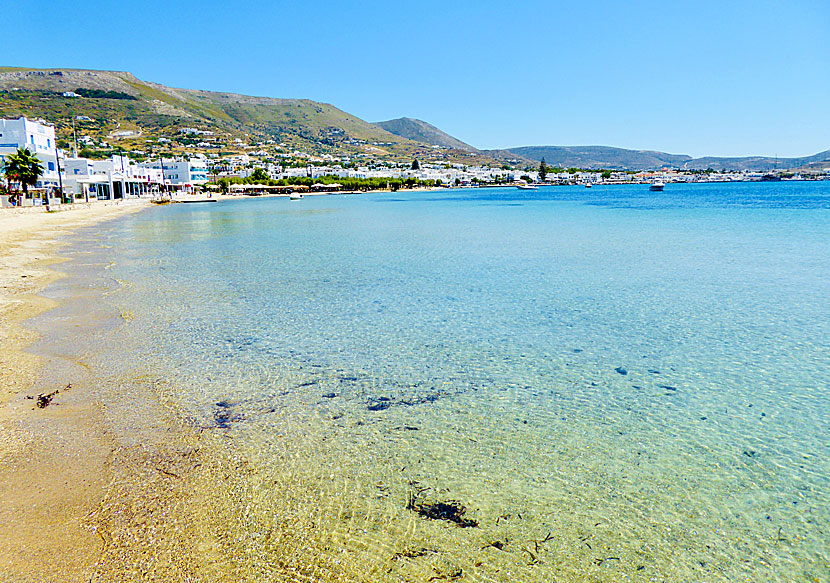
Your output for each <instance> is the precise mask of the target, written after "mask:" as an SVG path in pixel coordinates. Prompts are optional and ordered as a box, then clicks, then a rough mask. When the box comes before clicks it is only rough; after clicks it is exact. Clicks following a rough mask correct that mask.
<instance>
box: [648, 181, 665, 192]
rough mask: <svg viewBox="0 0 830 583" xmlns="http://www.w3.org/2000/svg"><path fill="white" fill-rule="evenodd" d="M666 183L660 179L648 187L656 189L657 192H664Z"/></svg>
mask: <svg viewBox="0 0 830 583" xmlns="http://www.w3.org/2000/svg"><path fill="white" fill-rule="evenodd" d="M665 187H666V185H665V184H664V183H663V182H661V181H660V180H658V181H657V182H652V183H651V186H649V187H648V189H649V190H654V191H656V192H662V191H663V189H664V188H665Z"/></svg>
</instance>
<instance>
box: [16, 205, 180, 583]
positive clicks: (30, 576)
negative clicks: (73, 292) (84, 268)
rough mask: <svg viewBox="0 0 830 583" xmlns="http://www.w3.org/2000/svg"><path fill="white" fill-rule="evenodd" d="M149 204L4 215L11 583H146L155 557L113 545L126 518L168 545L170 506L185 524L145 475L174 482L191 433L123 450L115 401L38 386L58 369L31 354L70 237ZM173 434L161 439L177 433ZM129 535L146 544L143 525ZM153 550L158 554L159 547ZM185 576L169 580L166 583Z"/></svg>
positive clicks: (172, 553) (174, 565) (172, 558)
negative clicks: (158, 514) (112, 410)
mask: <svg viewBox="0 0 830 583" xmlns="http://www.w3.org/2000/svg"><path fill="white" fill-rule="evenodd" d="M147 204H148V203H147V202H146V201H135V202H129V203H122V204H118V205H117V204H115V203H94V204H91V205H85V204H79V205H76V206H74V207H72V208H70V209H67V210H63V209H62V210H61V211H60V212H52V213H46V212H44V211H43V210H42V209H23V210H5V211H3V212H0V342H2V346H3V350H2V352H0V386H1V387H2V391H0V498H2V500H3V505H2V507H0V525H2V526H1V527H0V557H2V559H0V580H1V581H4V582H5V581H88V580H90V578H91V576H92V575H93V574H96V575H97V577H99V578H98V579H96V580H130V577H132V576H136V577H139V578H141V575H140V573H141V563H142V560H144V561H146V560H147V556H146V555H144V556H141V555H142V552H141V549H142V547H141V545H140V544H134V545H133V546H132V550H131V551H130V553H125V552H124V550H123V548H122V547H123V545H119V541H118V540H117V539H116V538H113V537H117V536H118V532H119V530H118V528H119V526H120V527H124V526H125V525H124V524H120V525H119V524H118V520H119V519H120V520H122V521H123V520H124V519H125V517H127V516H129V519H130V520H131V521H133V522H138V521H141V520H144V521H146V522H147V524H148V527H149V526H150V525H151V524H152V525H153V527H154V528H156V527H157V528H158V532H157V533H156V536H159V535H160V534H161V533H162V531H163V529H164V528H165V527H162V526H160V525H158V524H153V523H154V521H153V520H151V519H150V517H151V516H152V514H153V512H154V510H155V509H158V508H160V507H162V506H164V505H167V506H168V507H169V510H170V513H171V514H170V517H169V519H168V521H167V525H166V527H170V528H180V527H181V525H180V524H177V523H176V522H175V520H174V519H172V514H173V508H174V505H173V504H171V503H172V501H173V500H174V499H175V498H177V496H178V494H177V492H178V491H177V490H175V489H172V490H171V488H170V487H169V485H168V484H162V485H159V484H156V483H154V482H153V480H154V479H158V478H159V476H161V477H162V478H164V479H165V480H166V481H169V480H170V479H171V477H170V475H167V476H165V474H163V473H161V472H159V471H153V473H155V474H157V475H156V476H153V475H150V474H148V473H147V468H148V467H161V465H162V464H168V466H170V469H169V470H165V471H168V472H169V474H171V475H172V474H173V473H175V471H174V470H175V468H173V467H172V465H170V463H169V460H168V459H167V458H164V456H165V453H164V451H167V453H168V454H169V452H170V450H171V448H173V449H178V450H180V451H183V449H182V448H187V447H192V443H190V442H188V438H187V436H186V435H185V433H184V432H180V433H176V434H175V438H174V439H169V441H167V442H166V443H161V442H160V441H158V434H156V440H155V441H154V440H153V439H152V435H151V434H152V432H151V431H148V432H146V435H144V436H142V437H144V438H147V439H146V440H145V442H144V443H142V445H141V447H140V448H135V447H133V448H130V447H125V445H124V443H123V441H122V440H121V439H119V436H116V435H112V434H111V433H110V432H108V430H107V425H106V423H105V419H104V417H105V409H106V408H107V407H109V406H112V403H107V402H105V401H102V400H101V399H102V395H101V394H99V393H98V392H96V391H95V390H90V385H87V387H86V388H77V385H78V383H77V382H75V383H73V382H67V383H66V384H64V383H62V382H61V383H59V384H55V385H49V386H43V385H41V384H39V379H40V378H41V377H42V372H43V369H44V367H49V366H50V365H51V364H52V363H51V362H50V358H49V355H48V354H39V353H37V352H36V351H31V350H28V349H29V348H30V347H31V346H32V345H33V343H36V342H37V341H38V334H37V333H35V332H33V331H32V330H31V329H29V328H27V327H26V325H25V324H23V322H24V321H26V320H29V319H30V318H33V317H35V316H37V315H38V314H41V313H43V312H44V311H46V310H50V309H52V308H54V307H55V306H56V304H55V302H54V301H52V300H49V299H46V298H44V297H42V296H40V295H38V294H39V292H41V291H42V290H43V289H44V288H45V287H46V286H48V285H50V284H53V283H54V282H56V281H57V280H59V279H60V278H61V277H62V274H61V273H60V263H61V262H62V259H61V257H60V256H59V255H58V254H57V252H58V251H59V250H60V249H61V248H62V247H63V246H64V245H65V242H66V238H67V237H68V236H70V235H71V234H72V233H73V232H74V231H75V230H77V229H79V228H83V227H89V226H92V225H96V224H102V223H104V222H106V221H109V220H112V219H115V218H117V217H123V216H126V215H128V214H132V213H136V212H139V211H141V210H142V209H144V208H146V206H147ZM77 376H78V375H73V380H74V379H75V378H77ZM73 385H74V386H73ZM93 386H94V383H93ZM53 391H56V393H55V394H53V395H52V396H51V400H50V399H49V397H46V398H45V400H41V401H40V404H46V406H45V407H42V408H41V407H40V406H38V399H37V395H38V394H42V395H49V394H50V393H52V392H53ZM155 413H156V414H158V417H157V419H159V420H160V421H159V423H160V424H161V423H165V420H167V417H166V416H165V414H164V413H163V412H161V411H160V410H158V411H155ZM173 427H174V426H173V425H169V426H168V427H166V428H165V431H163V433H164V434H166V435H167V436H172V435H173V434H174V433H175V431H172V428H173ZM186 442H187V443H189V445H188V444H187V443H186ZM162 469H164V468H162ZM183 475H184V474H183V473H182V476H183ZM119 496H120V497H123V498H121V499H119ZM126 509H129V510H130V511H129V513H126V512H125V510H126ZM106 513H110V514H109V515H107V514H106ZM116 515H118V517H119V518H118V519H117V518H115V516H116ZM158 522H159V521H155V523H158ZM108 523H109V524H110V525H111V528H110V529H109V530H108V529H107V524H108ZM129 527H130V529H131V530H132V531H133V533H134V536H135V537H136V541H135V542H139V539H140V537H141V534H140V533H141V530H140V528H139V527H137V525H136V524H130V525H129ZM182 540H185V539H182ZM145 542H146V544H147V548H148V549H149V548H150V546H151V545H150V543H149V541H145ZM152 552H158V553H163V552H167V553H168V554H169V561H151V562H152V563H153V564H154V566H153V567H152V569H153V570H154V571H159V569H160V568H167V569H170V570H175V569H181V568H182V567H181V564H182V563H183V562H184V561H182V560H178V559H177V558H176V556H182V555H184V554H186V552H184V551H183V549H181V548H179V549H172V550H171V548H170V546H169V545H160V546H159V548H157V549H154V550H153V551H152ZM128 555H129V556H128ZM161 565H167V566H166V567H161ZM178 574H179V575H181V574H182V573H181V572H178ZM107 575H110V576H112V579H107V578H106V576H107ZM144 576H146V573H145V575H144ZM101 577H103V579H101ZM176 578H177V577H176V576H174V575H173V574H172V573H171V574H170V577H169V579H168V580H174V579H176Z"/></svg>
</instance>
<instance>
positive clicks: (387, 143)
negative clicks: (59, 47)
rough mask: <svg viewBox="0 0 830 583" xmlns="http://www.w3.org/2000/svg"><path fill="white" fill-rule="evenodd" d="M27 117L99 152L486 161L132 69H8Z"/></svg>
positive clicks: (12, 96)
mask: <svg viewBox="0 0 830 583" xmlns="http://www.w3.org/2000/svg"><path fill="white" fill-rule="evenodd" d="M65 94H67V95H65ZM21 115H25V116H27V117H30V118H43V119H45V120H47V121H49V122H51V123H54V124H55V125H56V126H57V128H58V134H59V137H60V139H61V145H62V146H63V147H69V146H70V144H71V140H72V131H73V127H72V126H73V121H74V125H75V132H76V136H88V137H89V138H90V139H91V140H92V141H93V143H95V144H98V147H99V148H105V147H108V146H109V147H121V148H124V149H126V150H139V151H145V152H147V153H151V152H153V151H159V150H166V151H170V150H172V151H174V152H175V151H178V150H181V151H187V150H190V151H213V152H238V151H245V150H246V146H247V147H248V148H247V149H250V148H258V147H263V146H264V145H267V146H268V147H273V148H274V149H276V150H281V151H283V152H288V153H290V152H294V151H302V152H306V153H308V154H312V155H323V154H330V155H333V156H349V157H352V158H354V159H359V158H368V159H373V158H377V159H403V160H407V159H412V158H416V157H417V158H421V159H431V160H436V159H437V160H442V159H443V160H446V161H458V162H466V163H473V162H477V161H478V159H476V157H475V156H471V154H470V152H468V151H466V150H462V149H448V150H444V151H441V152H436V151H435V150H434V149H433V148H430V147H429V146H427V145H426V144H424V143H421V142H417V141H414V140H410V139H407V138H405V137H401V136H397V135H395V134H392V133H390V132H387V131H386V130H384V129H383V128H381V127H379V126H376V125H374V124H371V123H368V122H366V121H364V120H362V119H360V118H358V117H355V116H353V115H351V114H349V113H346V112H345V111H342V110H340V109H338V108H336V107H334V106H333V105H329V104H326V103H317V102H315V101H311V100H307V99H275V98H269V97H251V96H247V95H236V94H232V93H217V92H211V91H198V90H191V89H176V88H171V87H166V86H164V85H159V84H157V83H149V82H145V81H141V80H139V79H138V78H136V77H135V76H133V75H132V74H130V73H127V72H123V71H90V70H79V69H48V70H36V69H24V68H17V67H0V116H2V117H18V116H21ZM193 130H195V131H193ZM159 139H161V141H159ZM101 142H106V144H108V146H107V145H101Z"/></svg>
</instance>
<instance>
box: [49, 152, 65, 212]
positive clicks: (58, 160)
mask: <svg viewBox="0 0 830 583" xmlns="http://www.w3.org/2000/svg"><path fill="white" fill-rule="evenodd" d="M55 167H56V168H57V169H58V192H59V193H60V195H61V204H62V203H63V178H62V177H61V158H60V154H59V153H58V141H57V140H55ZM46 200H47V202H48V201H49V195H48V194H47V195H46Z"/></svg>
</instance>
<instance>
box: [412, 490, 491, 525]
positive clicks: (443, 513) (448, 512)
mask: <svg viewBox="0 0 830 583" xmlns="http://www.w3.org/2000/svg"><path fill="white" fill-rule="evenodd" d="M410 485H414V483H413V484H410ZM423 491H424V490H423V489H419V491H418V492H416V493H413V492H412V491H411V490H410V492H409V500H408V501H407V503H406V509H407V510H412V511H413V512H416V513H418V514H420V515H421V516H423V517H425V518H429V519H430V520H446V521H447V522H452V523H453V524H455V525H456V526H459V527H461V528H470V527H478V521H477V520H473V519H471V518H464V515H465V514H466V513H467V507H466V506H464V505H463V504H461V502H459V501H458V500H447V501H446V502H428V501H424V502H420V501H418V496H419V494H420V493H421V492H423Z"/></svg>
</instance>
